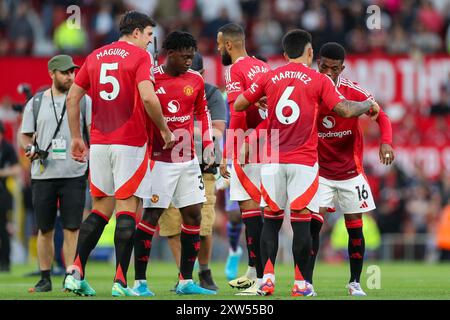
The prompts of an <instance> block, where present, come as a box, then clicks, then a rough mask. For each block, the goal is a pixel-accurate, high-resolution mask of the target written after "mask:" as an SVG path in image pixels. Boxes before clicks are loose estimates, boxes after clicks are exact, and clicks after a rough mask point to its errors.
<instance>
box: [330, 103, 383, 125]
mask: <svg viewBox="0 0 450 320" xmlns="http://www.w3.org/2000/svg"><path fill="white" fill-rule="evenodd" d="M333 111H334V112H336V113H337V114H338V115H340V116H341V117H343V118H352V117H359V116H360V115H362V114H364V113H366V112H369V116H370V117H371V118H372V120H375V119H376V118H377V117H378V114H379V112H380V106H379V105H378V104H377V103H376V102H375V101H373V100H371V99H368V100H365V101H361V102H357V101H351V100H343V101H341V102H339V103H338V104H337V105H336V106H334V108H333Z"/></svg>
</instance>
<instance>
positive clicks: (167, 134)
mask: <svg viewBox="0 0 450 320" xmlns="http://www.w3.org/2000/svg"><path fill="white" fill-rule="evenodd" d="M161 136H162V138H163V140H164V147H163V150H166V149H170V148H173V146H174V145H175V135H174V134H173V133H172V131H170V130H169V129H167V130H161Z"/></svg>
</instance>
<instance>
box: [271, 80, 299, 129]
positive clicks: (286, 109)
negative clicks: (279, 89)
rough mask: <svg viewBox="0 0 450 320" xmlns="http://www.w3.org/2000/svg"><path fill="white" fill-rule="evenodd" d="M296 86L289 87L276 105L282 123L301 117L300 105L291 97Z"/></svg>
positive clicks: (276, 111)
mask: <svg viewBox="0 0 450 320" xmlns="http://www.w3.org/2000/svg"><path fill="white" fill-rule="evenodd" d="M294 88H295V87H294V86H289V87H287V88H286V90H284V92H283V94H282V95H281V97H280V100H278V103H277V106H276V107H275V114H276V116H277V118H278V121H280V122H281V123H282V124H291V123H294V122H295V121H297V119H298V118H299V117H300V107H299V106H298V104H297V102H295V101H294V100H290V99H289V97H290V96H291V94H292V92H293V91H294Z"/></svg>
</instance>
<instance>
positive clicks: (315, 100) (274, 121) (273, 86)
mask: <svg viewBox="0 0 450 320" xmlns="http://www.w3.org/2000/svg"><path fill="white" fill-rule="evenodd" d="M262 96H267V105H268V118H267V121H268V122H267V128H268V138H267V143H266V145H267V155H268V156H269V157H268V159H267V160H268V161H270V162H272V163H294V164H303V165H308V166H313V165H314V164H315V163H316V162H317V121H316V118H317V113H318V108H319V105H320V104H322V105H323V106H325V107H326V108H327V109H329V110H332V109H333V108H334V107H335V106H336V104H338V103H339V102H340V101H341V100H343V99H344V97H342V96H341V95H340V93H339V92H338V91H337V90H336V88H335V87H334V83H333V81H331V79H330V78H328V77H327V76H325V75H323V74H321V73H319V72H317V71H315V70H313V69H311V68H309V67H308V66H306V65H305V64H300V63H288V64H286V65H284V66H281V67H279V68H277V69H275V70H272V71H269V72H268V73H266V74H264V75H262V76H261V77H260V78H259V79H258V80H257V81H256V82H255V83H253V84H252V85H251V86H250V88H249V89H248V90H246V91H245V92H244V97H245V98H246V99H247V100H248V101H249V102H250V103H255V102H256V101H258V100H259V99H260V98H261V97H262ZM277 133H278V137H279V139H278V140H277V139H275V138H276V134H277Z"/></svg>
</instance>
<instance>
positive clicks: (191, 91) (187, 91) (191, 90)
mask: <svg viewBox="0 0 450 320" xmlns="http://www.w3.org/2000/svg"><path fill="white" fill-rule="evenodd" d="M183 92H184V94H185V95H186V96H188V97H189V96H192V95H193V94H194V88H192V87H191V86H186V87H184V89H183Z"/></svg>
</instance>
